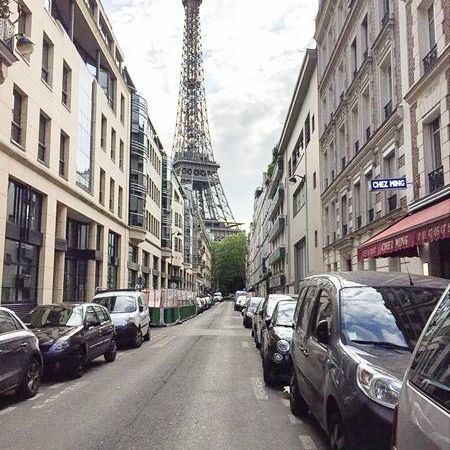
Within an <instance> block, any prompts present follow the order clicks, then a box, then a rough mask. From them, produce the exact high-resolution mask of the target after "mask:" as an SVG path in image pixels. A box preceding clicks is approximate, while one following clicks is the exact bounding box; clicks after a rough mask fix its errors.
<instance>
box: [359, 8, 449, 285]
mask: <svg viewBox="0 0 450 450" xmlns="http://www.w3.org/2000/svg"><path fill="white" fill-rule="evenodd" d="M399 7H400V13H401V17H400V27H401V33H400V34H401V37H402V42H401V49H402V50H401V61H402V67H403V70H402V84H403V85H404V99H405V101H406V105H405V108H404V129H405V145H406V148H407V149H408V151H407V154H409V160H410V161H409V164H410V166H411V172H412V174H411V187H412V192H411V196H410V197H409V198H408V200H409V204H408V215H407V216H406V217H405V218H403V219H402V220H400V221H399V222H397V223H395V224H393V225H392V226H388V227H387V228H386V230H385V231H384V232H383V233H380V234H378V235H375V236H374V237H373V238H372V239H371V240H369V241H368V242H366V243H365V244H364V245H363V246H362V247H361V248H360V249H359V251H358V258H359V259H360V260H361V261H364V260H367V259H369V258H383V257H386V256H390V255H397V256H401V257H403V258H404V260H407V261H408V262H409V266H410V267H409V268H410V270H411V271H412V272H415V273H420V274H425V275H435V276H442V277H446V278H450V139H449V133H450V128H449V123H450V100H449V99H450V92H449V88H450V1H449V0H428V1H417V0H406V1H402V2H399Z"/></svg>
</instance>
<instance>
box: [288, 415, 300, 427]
mask: <svg viewBox="0 0 450 450" xmlns="http://www.w3.org/2000/svg"><path fill="white" fill-rule="evenodd" d="M288 417H289V422H291V423H292V425H303V421H301V420H300V419H299V418H298V417H295V416H294V415H293V414H289V415H288Z"/></svg>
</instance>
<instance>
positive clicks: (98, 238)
mask: <svg viewBox="0 0 450 450" xmlns="http://www.w3.org/2000/svg"><path fill="white" fill-rule="evenodd" d="M95 249H96V250H98V251H99V252H100V251H101V250H102V249H103V226H102V225H98V224H97V235H96V242H95Z"/></svg>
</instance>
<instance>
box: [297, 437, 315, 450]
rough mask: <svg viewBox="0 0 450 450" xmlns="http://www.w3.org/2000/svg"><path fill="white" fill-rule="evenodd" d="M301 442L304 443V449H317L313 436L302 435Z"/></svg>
mask: <svg viewBox="0 0 450 450" xmlns="http://www.w3.org/2000/svg"><path fill="white" fill-rule="evenodd" d="M299 437H300V442H301V443H302V446H303V450H317V445H316V443H315V442H314V441H313V440H312V437H311V436H308V435H300V436H299Z"/></svg>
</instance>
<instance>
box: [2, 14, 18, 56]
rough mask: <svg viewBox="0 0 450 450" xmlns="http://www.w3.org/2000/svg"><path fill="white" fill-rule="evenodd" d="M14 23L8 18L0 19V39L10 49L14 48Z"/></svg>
mask: <svg viewBox="0 0 450 450" xmlns="http://www.w3.org/2000/svg"><path fill="white" fill-rule="evenodd" d="M14 34H15V30H14V25H13V24H12V22H11V21H10V20H8V19H0V41H1V42H2V43H3V44H4V45H5V46H6V47H7V48H8V50H10V51H11V52H12V51H13V50H14Z"/></svg>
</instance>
